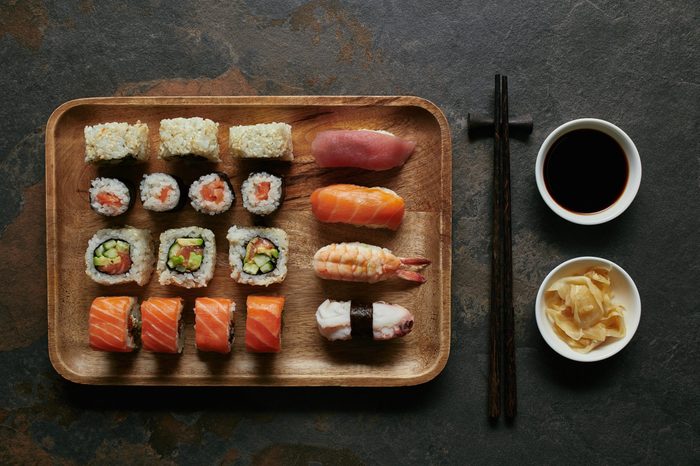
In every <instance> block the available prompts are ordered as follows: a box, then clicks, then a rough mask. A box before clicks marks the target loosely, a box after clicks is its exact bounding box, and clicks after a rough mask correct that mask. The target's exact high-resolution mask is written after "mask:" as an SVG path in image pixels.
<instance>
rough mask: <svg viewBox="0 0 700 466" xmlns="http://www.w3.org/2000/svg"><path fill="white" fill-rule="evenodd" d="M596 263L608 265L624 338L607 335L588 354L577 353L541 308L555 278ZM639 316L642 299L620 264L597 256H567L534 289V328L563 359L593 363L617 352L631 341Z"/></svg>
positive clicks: (585, 268) (581, 271)
mask: <svg viewBox="0 0 700 466" xmlns="http://www.w3.org/2000/svg"><path fill="white" fill-rule="evenodd" d="M596 265H606V266H610V267H611V270H610V280H611V282H612V293H613V302H614V303H619V304H622V305H623V306H624V308H625V312H624V314H623V315H624V318H625V329H626V332H625V336H624V338H609V339H606V340H605V342H604V343H603V344H601V345H600V346H598V347H596V348H594V349H592V350H591V351H590V352H588V353H579V352H578V351H574V350H573V349H571V347H570V346H569V345H567V344H566V343H565V342H564V341H562V340H561V339H560V338H559V337H558V336H557V334H556V333H554V329H553V328H552V324H551V323H549V320H547V315H546V313H545V310H544V292H545V290H547V288H549V287H550V286H551V285H552V284H553V283H554V282H555V281H557V280H558V279H560V278H563V277H566V276H568V275H573V274H576V273H583V272H585V271H586V270H588V269H589V268H591V267H593V266H596ZM641 315H642V301H641V299H640V298H639V291H637V286H636V285H635V284H634V281H633V280H632V278H631V277H630V276H629V274H628V273H627V272H625V271H624V269H623V268H622V267H620V266H619V265H617V264H615V263H614V262H611V261H609V260H607V259H601V258H600V257H589V256H586V257H576V258H574V259H570V260H568V261H566V262H564V263H562V264H560V265H558V266H557V267H556V268H555V269H554V270H552V271H551V272H549V275H547V277H546V278H545V279H544V281H543V282H542V285H540V289H539V291H538V292H537V300H536V301H535V319H536V320H537V327H538V328H539V330H540V333H541V334H542V338H544V341H546V342H547V344H548V345H549V346H550V347H551V348H552V349H553V350H554V351H556V352H557V353H559V354H561V355H562V356H564V357H565V358H568V359H571V360H574V361H581V362H593V361H600V360H602V359H606V358H609V357H610V356H612V355H614V354H616V353H618V352H619V351H620V350H621V349H622V348H624V347H625V346H626V345H627V343H629V342H630V340H631V339H632V337H633V336H634V333H635V332H636V331H637V327H638V326H639V318H640V317H641Z"/></svg>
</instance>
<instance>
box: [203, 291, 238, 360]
mask: <svg viewBox="0 0 700 466" xmlns="http://www.w3.org/2000/svg"><path fill="white" fill-rule="evenodd" d="M235 310H236V303H234V302H233V301H232V300H230V299H225V298H197V299H196V300H195V302H194V314H195V323H194V334H195V344H196V346H197V349H198V350H200V351H214V352H216V353H228V352H230V351H231V343H233V313H234V311H235Z"/></svg>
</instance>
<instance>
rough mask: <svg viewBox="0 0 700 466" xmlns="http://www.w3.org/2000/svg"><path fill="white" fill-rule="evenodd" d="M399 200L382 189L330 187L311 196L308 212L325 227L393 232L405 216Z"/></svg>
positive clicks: (340, 185) (393, 193)
mask: <svg viewBox="0 0 700 466" xmlns="http://www.w3.org/2000/svg"><path fill="white" fill-rule="evenodd" d="M404 206H405V204H404V201H403V199H402V198H401V196H399V195H398V194H396V193H395V192H394V191H392V190H390V189H386V188H365V187H364V186H355V185H353V184H334V185H331V186H326V187H325V188H318V189H317V190H315V191H314V192H313V193H312V194H311V211H312V212H313V213H314V215H315V216H316V218H317V219H319V220H320V221H322V222H325V223H349V224H350V225H355V226H364V227H368V228H389V229H390V230H396V229H397V228H399V226H400V225H401V221H402V220H403V216H404V213H405V207H404Z"/></svg>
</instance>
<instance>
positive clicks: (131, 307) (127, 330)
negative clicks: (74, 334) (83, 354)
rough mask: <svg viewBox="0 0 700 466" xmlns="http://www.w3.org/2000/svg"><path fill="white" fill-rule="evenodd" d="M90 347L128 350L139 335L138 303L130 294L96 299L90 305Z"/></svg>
mask: <svg viewBox="0 0 700 466" xmlns="http://www.w3.org/2000/svg"><path fill="white" fill-rule="evenodd" d="M88 320H89V329H88V333H89V334H90V348H92V349H94V350H100V351H116V352H120V353H128V352H131V351H134V349H135V348H136V346H137V345H138V337H139V303H138V301H137V300H136V298H134V297H133V296H108V297H101V298H95V300H94V301H93V302H92V305H91V306H90V317H89V318H88Z"/></svg>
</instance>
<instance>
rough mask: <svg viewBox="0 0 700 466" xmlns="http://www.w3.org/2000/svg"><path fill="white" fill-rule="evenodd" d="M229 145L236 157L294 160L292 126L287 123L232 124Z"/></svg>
mask: <svg viewBox="0 0 700 466" xmlns="http://www.w3.org/2000/svg"><path fill="white" fill-rule="evenodd" d="M229 146H230V148H231V155H233V156H234V157H241V158H246V159H278V160H287V161H291V160H294V152H293V146H292V127H291V126H290V125H288V124H287V123H260V124H257V125H250V126H231V128H230V129H229Z"/></svg>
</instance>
